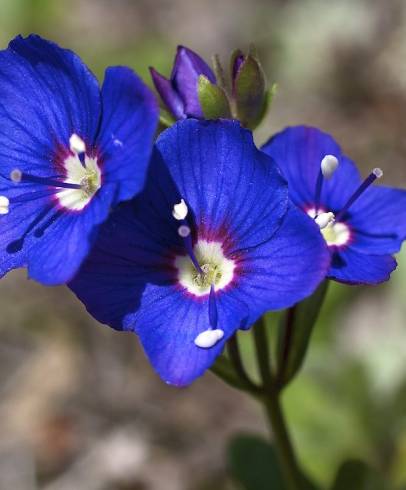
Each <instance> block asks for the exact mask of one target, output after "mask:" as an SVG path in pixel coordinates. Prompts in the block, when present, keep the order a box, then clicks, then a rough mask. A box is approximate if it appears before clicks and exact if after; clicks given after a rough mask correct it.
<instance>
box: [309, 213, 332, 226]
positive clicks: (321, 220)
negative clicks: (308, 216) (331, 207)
mask: <svg viewBox="0 0 406 490" xmlns="http://www.w3.org/2000/svg"><path fill="white" fill-rule="evenodd" d="M334 218H335V216H334V213H331V212H330V213H321V214H319V215H318V216H316V218H315V220H314V221H315V222H316V223H317V224H318V225H319V227H320V230H322V229H323V228H326V227H327V226H328V225H330V224H331V223H334Z"/></svg>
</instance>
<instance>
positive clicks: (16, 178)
mask: <svg viewBox="0 0 406 490" xmlns="http://www.w3.org/2000/svg"><path fill="white" fill-rule="evenodd" d="M22 176H23V174H22V172H21V170H18V168H15V169H14V170H12V171H11V172H10V179H11V180H12V181H13V182H21V178H22Z"/></svg>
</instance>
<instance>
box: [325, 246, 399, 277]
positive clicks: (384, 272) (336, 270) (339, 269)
mask: <svg viewBox="0 0 406 490" xmlns="http://www.w3.org/2000/svg"><path fill="white" fill-rule="evenodd" d="M395 269H396V260H395V259H394V258H393V257H392V256H390V255H369V254H365V253H359V252H358V251H357V250H356V249H353V248H352V247H351V246H350V247H347V248H345V249H341V250H340V251H339V252H336V253H335V254H334V255H333V261H332V265H331V269H330V272H329V275H328V277H329V278H330V279H335V280H336V281H339V282H343V283H346V284H368V285H376V284H380V283H381V282H384V281H387V280H388V279H389V277H390V274H391V272H393V271H394V270H395Z"/></svg>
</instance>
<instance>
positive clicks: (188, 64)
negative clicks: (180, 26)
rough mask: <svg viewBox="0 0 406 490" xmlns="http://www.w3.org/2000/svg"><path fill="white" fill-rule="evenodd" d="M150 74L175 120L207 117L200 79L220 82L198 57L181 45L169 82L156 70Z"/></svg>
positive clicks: (152, 69) (151, 69) (152, 70)
mask: <svg viewBox="0 0 406 490" xmlns="http://www.w3.org/2000/svg"><path fill="white" fill-rule="evenodd" d="M150 71H151V77H152V81H153V82H154V85H155V88H156V90H157V92H158V93H159V95H160V97H161V99H162V101H163V103H164V104H165V105H166V107H167V108H168V110H169V112H170V113H171V114H172V115H173V116H174V118H175V119H185V118H187V117H196V118H202V117H204V116H203V111H202V107H201V104H200V100H199V90H198V85H199V77H200V75H204V76H205V77H206V78H207V80H208V81H209V82H211V83H212V84H215V83H216V77H215V75H214V73H213V72H212V70H211V69H210V67H209V66H208V65H207V63H206V62H205V61H204V60H203V59H202V58H201V57H200V56H199V55H198V54H196V53H195V52H193V51H192V50H190V49H188V48H186V47H184V46H178V49H177V52H176V57H175V61H174V65H173V68H172V73H171V76H170V79H169V80H168V79H167V78H165V77H164V76H162V75H161V74H160V73H158V72H157V71H156V70H155V69H154V68H150Z"/></svg>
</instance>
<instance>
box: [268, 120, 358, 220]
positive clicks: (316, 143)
mask: <svg viewBox="0 0 406 490" xmlns="http://www.w3.org/2000/svg"><path fill="white" fill-rule="evenodd" d="M262 150H263V151H264V152H265V153H267V154H268V155H270V156H271V157H272V158H273V159H274V160H275V162H276V163H277V165H278V166H279V167H280V169H281V171H282V174H283V175H284V177H285V178H286V180H287V181H288V185H289V195H290V197H291V199H292V201H293V202H294V203H295V204H296V205H297V206H299V207H301V208H302V209H305V210H308V209H310V208H312V207H314V203H315V193H316V192H315V191H316V181H317V176H318V174H319V171H320V164H321V161H322V159H323V158H324V157H325V156H326V155H334V156H335V157H336V158H337V159H338V161H339V166H338V169H337V170H336V172H335V173H334V175H333V176H332V178H331V179H329V180H327V179H324V183H323V190H322V195H321V200H320V204H321V206H322V207H323V208H325V210H330V211H338V210H340V208H342V207H343V206H344V204H345V203H346V202H347V200H348V198H349V197H350V196H351V194H352V193H353V191H354V190H355V189H356V188H357V187H358V185H359V183H360V175H359V172H358V170H357V168H356V166H355V165H354V163H353V162H352V161H351V160H350V159H349V158H347V157H346V156H345V155H343V154H342V152H341V149H340V147H339V146H338V144H337V143H336V142H335V140H334V139H333V138H332V137H331V136H330V135H329V134H327V133H324V132H322V131H320V130H319V129H317V128H312V127H306V126H295V127H291V128H287V129H285V130H284V131H282V132H280V133H278V134H276V135H275V136H273V137H272V138H271V139H270V140H269V141H268V142H267V143H265V145H264V146H263V147H262Z"/></svg>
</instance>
